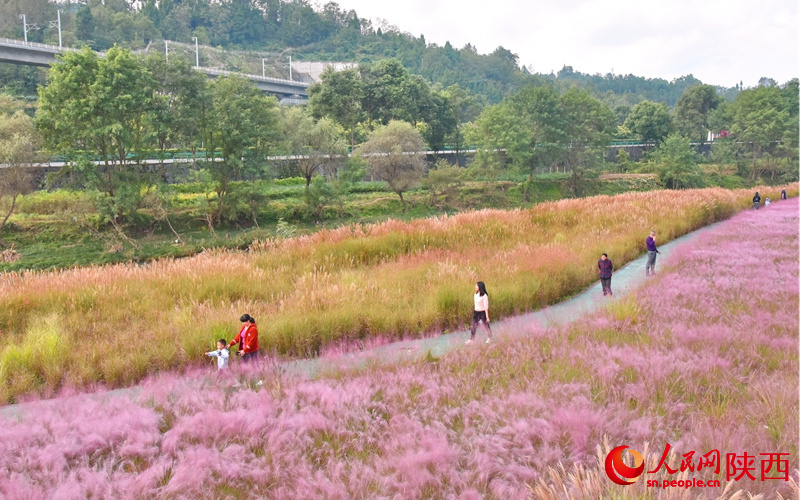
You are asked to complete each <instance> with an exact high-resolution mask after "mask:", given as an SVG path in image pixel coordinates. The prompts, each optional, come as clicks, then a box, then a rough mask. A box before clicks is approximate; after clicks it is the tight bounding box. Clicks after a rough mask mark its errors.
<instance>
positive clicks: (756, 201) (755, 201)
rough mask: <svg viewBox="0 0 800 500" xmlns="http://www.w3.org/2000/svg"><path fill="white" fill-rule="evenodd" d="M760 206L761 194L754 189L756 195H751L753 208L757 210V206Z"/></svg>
mask: <svg viewBox="0 0 800 500" xmlns="http://www.w3.org/2000/svg"><path fill="white" fill-rule="evenodd" d="M760 206H761V195H759V194H758V191H756V195H755V196H753V209H755V210H758V207H760Z"/></svg>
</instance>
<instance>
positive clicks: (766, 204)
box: [764, 198, 772, 207]
mask: <svg viewBox="0 0 800 500" xmlns="http://www.w3.org/2000/svg"><path fill="white" fill-rule="evenodd" d="M770 203H772V202H771V201H769V198H767V200H766V201H765V202H764V206H765V207H768V206H769V204H770Z"/></svg>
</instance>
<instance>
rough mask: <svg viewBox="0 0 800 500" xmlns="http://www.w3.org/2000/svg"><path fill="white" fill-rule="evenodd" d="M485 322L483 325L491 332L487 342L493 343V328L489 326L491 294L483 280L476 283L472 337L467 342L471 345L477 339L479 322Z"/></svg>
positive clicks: (471, 327) (471, 328)
mask: <svg viewBox="0 0 800 500" xmlns="http://www.w3.org/2000/svg"><path fill="white" fill-rule="evenodd" d="M481 322H483V327H484V328H486V331H487V332H488V333H489V338H487V339H486V343H487V344H491V343H492V328H491V327H490V326H489V294H487V293H486V285H484V284H483V281H479V282H477V283H475V310H474V311H473V312H472V325H471V326H470V329H469V331H470V334H471V335H470V338H469V340H467V341H466V342H465V344H467V345H469V344H471V343H472V342H474V341H475V331H476V330H477V329H478V323H481Z"/></svg>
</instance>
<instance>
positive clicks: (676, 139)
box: [654, 133, 703, 189]
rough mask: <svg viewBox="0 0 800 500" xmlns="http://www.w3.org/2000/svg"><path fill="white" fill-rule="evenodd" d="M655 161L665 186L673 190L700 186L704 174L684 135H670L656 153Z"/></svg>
mask: <svg viewBox="0 0 800 500" xmlns="http://www.w3.org/2000/svg"><path fill="white" fill-rule="evenodd" d="M654 160H655V162H656V170H657V171H658V176H659V178H660V180H661V183H662V184H664V186H666V187H668V188H671V189H685V188H691V187H698V186H700V184H701V181H702V175H703V173H702V171H701V170H700V167H698V166H697V158H696V155H695V153H694V151H692V146H691V144H690V143H689V139H687V138H685V137H683V136H682V135H680V134H678V133H672V134H670V135H668V136H667V138H666V139H665V140H664V141H663V142H662V143H661V145H660V146H659V147H658V149H657V150H656V151H655V154H654Z"/></svg>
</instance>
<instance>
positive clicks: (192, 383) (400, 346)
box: [0, 198, 798, 419]
mask: <svg viewBox="0 0 800 500" xmlns="http://www.w3.org/2000/svg"><path fill="white" fill-rule="evenodd" d="M773 205H775V206H778V205H788V206H791V205H795V206H797V205H798V199H797V198H790V199H789V200H786V201H778V202H774V203H773ZM762 210H763V211H765V212H767V211H769V209H767V208H764V209H762ZM726 222H727V221H721V222H717V223H714V224H711V225H709V226H706V227H703V228H700V229H697V230H695V231H693V232H691V233H688V234H686V235H684V236H681V237H679V238H677V239H675V240H672V241H671V242H669V243H665V244H663V245H659V250H660V251H661V252H662V255H660V256H659V258H658V259H659V260H658V263H657V268H658V269H663V267H664V264H665V263H666V262H668V260H669V258H670V253H671V252H672V251H674V250H675V249H676V248H677V247H678V246H680V245H682V244H684V243H687V242H690V241H692V240H694V239H696V238H697V237H699V236H701V235H703V234H707V233H710V232H711V231H712V230H713V229H714V228H715V227H717V226H719V225H720V224H725V223H726ZM645 237H646V234H644V233H643V234H642V239H644V238H645ZM612 260H613V259H612ZM646 260H647V255H646V254H644V255H642V256H640V257H638V258H636V259H634V260H633V261H631V262H629V263H628V264H626V265H625V266H624V267H622V268H620V269H617V270H615V271H614V274H613V279H612V289H613V291H614V298H613V299H612V298H606V297H603V295H602V289H601V286H600V282H599V281H598V282H597V283H595V284H594V285H592V286H590V287H589V288H587V289H586V290H584V291H583V292H581V293H579V294H577V295H575V296H573V297H571V298H569V299H566V300H564V301H562V302H559V303H558V304H555V305H552V306H549V307H546V308H544V309H540V310H537V311H533V312H530V313H526V314H521V315H518V316H513V317H510V318H506V319H503V320H501V321H497V322H492V331H493V333H494V335H495V341H498V340H501V339H502V338H503V337H509V336H514V337H517V336H524V335H527V334H528V333H529V332H530V331H531V329H535V328H548V327H554V326H557V325H563V324H567V323H570V322H573V321H576V320H578V319H579V318H581V317H583V316H585V315H588V314H591V313H593V312H596V311H599V310H601V309H603V308H605V307H606V305H607V304H609V303H610V302H611V301H613V300H618V299H619V298H620V297H624V296H626V295H627V294H629V293H631V292H633V291H634V290H635V289H637V288H638V287H640V286H642V285H643V284H644V283H645V282H646V281H647V280H653V279H656V280H657V279H658V278H657V277H656V278H648V277H646V276H645V263H646ZM490 289H491V288H490ZM485 335H486V334H485V332H484V330H482V329H479V334H478V335H477V337H476V342H475V343H474V344H472V345H470V346H465V345H464V341H465V340H466V339H468V338H469V331H468V330H462V331H457V332H453V333H447V334H442V335H438V336H436V337H428V338H422V339H413V340H404V341H398V342H392V343H389V344H386V345H382V346H377V347H367V348H365V349H363V350H360V351H357V352H352V353H345V354H323V355H322V356H320V357H316V358H310V359H300V360H291V361H280V360H274V359H270V360H268V361H265V364H268V365H269V368H268V369H267V371H271V372H272V373H274V374H276V375H277V374H280V375H291V376H300V377H308V378H316V377H320V376H323V375H325V374H326V373H330V372H334V371H336V370H337V369H340V368H345V367H347V368H358V367H362V366H367V365H375V364H390V363H392V362H396V361H398V360H403V359H417V358H421V357H425V356H431V357H434V358H437V357H440V356H442V355H444V354H446V353H448V352H451V351H454V350H456V349H460V348H465V349H487V348H488V349H491V348H492V346H491V345H485V344H484V341H485ZM232 372H233V373H234V374H236V373H237V370H236V369H234V370H232ZM263 372H264V370H263V369H262V370H261V373H263ZM211 375H216V370H214V371H211V368H210V367H209V369H208V372H207V373H205V374H201V372H199V371H198V372H195V371H191V372H189V373H188V374H187V375H186V378H185V382H184V383H183V384H180V385H178V386H177V387H180V388H181V390H184V389H185V390H202V389H201V388H202V386H203V385H205V384H208V383H209V378H210V376H211ZM262 376H263V375H262ZM157 378H158V375H156V376H154V377H152V379H155V380H156V381H157ZM147 382H148V381H145V382H143V383H141V384H139V385H136V386H132V387H128V388H122V389H115V390H106V391H98V392H94V393H84V394H79V395H75V396H67V397H74V398H82V397H92V398H98V399H100V400H105V399H106V398H112V397H118V396H127V397H130V398H132V399H135V398H136V397H137V396H138V395H139V394H140V393H141V392H142V389H143V386H145V385H146V384H147ZM152 382H153V381H152V380H150V383H152ZM55 401H57V399H51V400H39V401H31V402H26V403H20V404H15V405H7V406H4V407H0V416H5V417H11V418H18V419H22V418H24V416H26V415H32V414H35V411H36V407H37V406H38V405H41V404H50V403H52V402H55Z"/></svg>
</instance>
